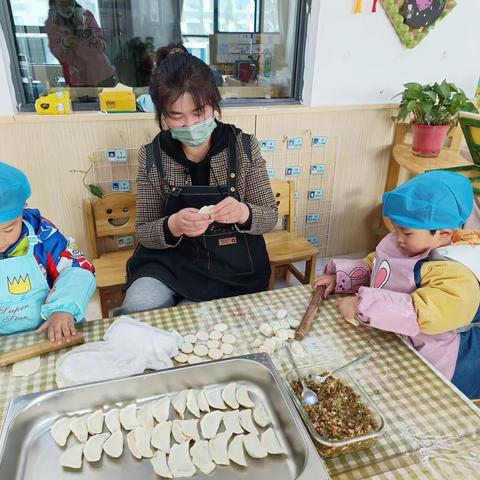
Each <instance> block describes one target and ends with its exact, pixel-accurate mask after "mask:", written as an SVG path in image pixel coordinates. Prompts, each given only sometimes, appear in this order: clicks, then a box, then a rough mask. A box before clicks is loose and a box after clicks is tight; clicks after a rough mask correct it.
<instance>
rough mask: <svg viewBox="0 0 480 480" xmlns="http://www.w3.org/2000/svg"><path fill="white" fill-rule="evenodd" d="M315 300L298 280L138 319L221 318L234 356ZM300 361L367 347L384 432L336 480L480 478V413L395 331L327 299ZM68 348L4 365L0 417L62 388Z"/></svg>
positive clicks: (164, 322)
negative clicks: (14, 366) (16, 371)
mask: <svg viewBox="0 0 480 480" xmlns="http://www.w3.org/2000/svg"><path fill="white" fill-rule="evenodd" d="M310 297H311V288H310V287H309V286H299V287H292V288H285V289H280V290H273V291H269V292H262V293H258V294H254V295H245V296H242V297H233V298H228V299H223V300H217V301H213V302H204V303H199V304H193V305H184V306H181V307H176V308H168V309H163V310H155V311H150V312H143V313H139V314H136V315H134V317H136V318H137V319H139V320H142V321H145V322H148V323H149V324H152V325H154V326H156V327H160V328H163V329H166V330H171V329H176V330H177V331H179V332H180V333H181V334H183V335H185V334H188V333H193V332H195V331H197V330H198V329H202V330H207V331H209V330H211V329H212V328H213V326H214V325H215V324H216V323H218V322H220V321H222V322H223V323H226V324H227V325H228V327H229V331H230V332H232V333H233V334H234V335H235V336H236V338H237V343H236V344H235V348H236V350H235V351H234V355H243V354H246V353H254V352H255V350H256V349H255V348H253V346H252V345H253V342H254V340H255V339H256V338H258V337H260V333H259V332H258V327H259V325H260V324H261V323H262V322H266V321H267V322H270V321H272V320H273V319H274V318H275V314H276V311H277V310H278V309H280V308H282V309H286V310H287V311H288V312H289V315H290V316H291V317H293V318H296V319H298V320H300V319H301V318H302V316H303V313H304V312H305V309H306V307H307V305H308V302H309V300H310ZM113 320H114V319H105V320H99V321H95V322H88V323H86V324H84V326H83V328H82V331H83V333H84V335H85V339H86V341H87V342H93V341H99V340H101V339H102V338H103V335H104V333H105V331H106V329H107V328H108V327H109V325H110V324H111V323H112V321H113ZM38 341H39V335H38V334H34V333H28V334H21V335H11V336H5V337H0V351H2V352H4V351H10V350H14V349H16V348H19V347H23V346H26V345H29V344H32V343H35V342H38ZM303 346H304V349H305V353H304V354H303V355H298V356H297V360H298V362H299V363H300V365H308V364H311V363H316V362H328V364H330V365H332V364H333V365H336V366H337V365H340V362H343V361H345V360H349V359H352V358H353V357H356V356H359V355H360V354H362V353H364V352H365V351H366V350H370V351H372V352H373V356H372V358H371V359H370V360H369V361H368V362H367V363H366V364H364V365H362V366H361V367H357V368H355V369H353V370H352V372H351V373H352V375H353V376H354V377H355V379H356V380H357V381H358V382H359V383H360V384H361V385H362V386H363V388H364V389H365V390H366V391H367V393H368V394H369V396H370V397H371V398H372V400H373V401H374V402H375V404H376V405H377V406H378V408H379V409H380V410H381V411H382V413H383V415H384V416H385V418H386V421H387V431H386V433H385V434H384V435H383V436H382V437H381V439H380V440H379V441H378V442H377V445H376V446H375V447H373V448H371V449H369V450H363V451H360V452H356V453H353V454H350V455H345V456H342V457H337V458H333V459H330V460H328V461H327V462H326V464H327V467H328V470H329V473H330V475H331V477H332V478H333V479H341V480H361V479H366V478H370V479H375V480H381V479H406V480H412V479H422V480H423V479H441V478H445V479H448V480H452V479H455V480H463V479H465V480H472V479H475V478H479V476H478V475H479V473H478V472H479V467H480V453H479V448H478V438H479V435H480V410H479V409H477V408H476V407H475V405H473V403H472V402H470V401H469V400H467V399H466V398H465V397H464V396H463V395H461V394H460V393H459V392H458V391H457V390H456V389H455V388H454V387H453V386H452V385H451V384H450V383H449V382H447V381H446V380H445V379H444V378H443V377H442V376H441V375H440V374H439V373H438V372H437V371H436V370H435V369H433V367H431V366H430V365H429V364H428V363H427V362H426V361H424V360H423V359H422V358H421V357H420V356H419V355H418V354H417V353H416V352H415V351H414V350H413V349H411V348H409V347H408V346H407V345H406V344H405V343H403V342H402V341H401V340H400V339H399V337H397V336H396V335H394V334H391V333H388V332H383V331H380V330H375V329H369V328H365V327H358V328H355V327H353V326H352V325H350V324H349V323H347V322H344V321H343V320H342V319H341V318H340V317H339V315H338V314H337V312H336V310H335V298H334V297H330V298H329V299H327V300H326V301H325V302H324V303H323V304H322V307H321V309H320V311H319V315H318V318H317V321H316V322H315V324H314V326H313V328H312V330H311V332H310V334H309V335H308V336H307V337H306V338H305V340H304V341H303ZM62 354H63V352H60V353H59V352H54V353H49V354H47V355H45V356H43V357H41V368H40V370H39V371H38V372H37V373H36V374H34V375H32V376H30V377H25V378H21V377H13V376H12V375H11V367H5V368H3V369H0V423H3V418H4V415H5V411H6V408H7V406H8V403H9V401H10V399H12V398H13V397H15V396H16V395H25V394H29V393H34V392H40V391H45V390H49V389H52V388H56V384H55V365H56V361H57V360H58V358H59V356H60V355H62ZM272 360H273V362H274V363H275V366H276V367H277V369H278V370H279V372H280V374H281V375H282V376H283V377H285V376H286V373H287V372H288V371H289V370H290V366H289V364H288V361H287V358H286V356H285V355H284V352H283V351H281V350H280V351H279V352H276V353H275V354H274V355H273V356H272Z"/></svg>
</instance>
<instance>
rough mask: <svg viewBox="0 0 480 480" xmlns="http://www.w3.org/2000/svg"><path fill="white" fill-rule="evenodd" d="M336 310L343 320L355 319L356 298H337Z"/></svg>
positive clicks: (356, 310)
mask: <svg viewBox="0 0 480 480" xmlns="http://www.w3.org/2000/svg"><path fill="white" fill-rule="evenodd" d="M337 310H338V313H340V315H341V316H342V317H343V319H344V320H347V321H349V320H353V319H355V318H356V316H357V313H358V297H357V296H353V297H345V298H339V299H338V300H337Z"/></svg>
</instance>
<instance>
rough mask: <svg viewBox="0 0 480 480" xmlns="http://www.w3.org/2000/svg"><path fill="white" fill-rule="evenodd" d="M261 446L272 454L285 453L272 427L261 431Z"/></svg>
mask: <svg viewBox="0 0 480 480" xmlns="http://www.w3.org/2000/svg"><path fill="white" fill-rule="evenodd" d="M260 442H261V444H262V447H263V448H264V449H265V450H266V451H267V452H268V453H271V454H272V455H285V454H286V453H287V452H285V449H284V448H283V447H282V446H281V445H280V442H279V441H278V438H277V436H276V435H275V432H274V431H273V429H272V428H269V429H268V430H265V432H263V433H262V436H261V440H260Z"/></svg>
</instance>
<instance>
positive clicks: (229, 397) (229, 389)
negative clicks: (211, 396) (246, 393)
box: [222, 382, 240, 410]
mask: <svg viewBox="0 0 480 480" xmlns="http://www.w3.org/2000/svg"><path fill="white" fill-rule="evenodd" d="M236 392H237V384H236V383H234V382H232V383H229V384H228V385H227V386H226V387H225V388H224V389H223V391H222V398H223V400H224V401H225V403H226V404H227V405H228V406H229V407H230V408H233V409H234V410H236V409H237V408H238V407H239V406H240V405H239V403H238V401H237V397H236Z"/></svg>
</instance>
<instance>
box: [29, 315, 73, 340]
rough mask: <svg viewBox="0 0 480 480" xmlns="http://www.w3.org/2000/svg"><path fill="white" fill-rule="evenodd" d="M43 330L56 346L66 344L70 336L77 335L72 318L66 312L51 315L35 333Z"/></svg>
mask: <svg viewBox="0 0 480 480" xmlns="http://www.w3.org/2000/svg"><path fill="white" fill-rule="evenodd" d="M44 330H47V334H48V339H49V340H50V341H51V342H52V343H57V344H58V345H61V344H62V343H65V342H68V341H69V340H70V338H71V337H72V335H76V334H77V330H76V329H75V323H74V321H73V316H72V315H71V314H70V313H66V312H55V313H52V315H51V316H50V318H49V319H48V320H47V321H46V322H45V323H44V324H43V325H41V326H40V328H38V329H37V332H43V331H44Z"/></svg>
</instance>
